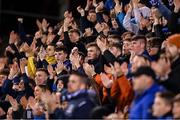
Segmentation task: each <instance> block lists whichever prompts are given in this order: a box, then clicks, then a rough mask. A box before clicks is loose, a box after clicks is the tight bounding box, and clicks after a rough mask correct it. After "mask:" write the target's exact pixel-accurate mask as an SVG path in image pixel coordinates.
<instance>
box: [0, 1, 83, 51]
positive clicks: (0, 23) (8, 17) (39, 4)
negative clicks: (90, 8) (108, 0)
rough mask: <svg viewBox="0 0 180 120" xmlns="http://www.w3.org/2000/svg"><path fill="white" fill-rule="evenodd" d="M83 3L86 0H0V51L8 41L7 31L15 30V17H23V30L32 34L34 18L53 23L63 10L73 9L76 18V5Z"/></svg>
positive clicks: (34, 26)
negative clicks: (44, 19)
mask: <svg viewBox="0 0 180 120" xmlns="http://www.w3.org/2000/svg"><path fill="white" fill-rule="evenodd" d="M85 4H86V0H0V46H1V47H0V53H2V49H3V48H4V46H6V45H7V43H8V39H9V33H10V32H11V31H12V30H17V18H19V17H22V18H24V23H23V24H24V28H25V32H26V33H28V34H32V35H33V34H34V33H35V31H36V30H37V27H36V19H39V20H42V19H43V18H46V19H47V20H48V22H50V25H55V24H57V23H58V22H60V21H61V20H62V19H63V13H64V11H65V10H70V11H73V15H74V17H76V18H77V17H78V14H77V12H76V7H77V6H78V5H81V6H82V7H84V6H85Z"/></svg>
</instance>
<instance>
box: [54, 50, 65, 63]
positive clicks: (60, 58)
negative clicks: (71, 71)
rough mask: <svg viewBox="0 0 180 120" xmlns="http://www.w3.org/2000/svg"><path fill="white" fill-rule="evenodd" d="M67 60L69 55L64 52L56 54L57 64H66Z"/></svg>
mask: <svg viewBox="0 0 180 120" xmlns="http://www.w3.org/2000/svg"><path fill="white" fill-rule="evenodd" d="M66 58H67V54H66V53H65V52H63V51H58V52H55V59H56V61H57V62H64V61H65V60H66Z"/></svg>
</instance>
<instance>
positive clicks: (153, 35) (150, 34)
mask: <svg viewBox="0 0 180 120" xmlns="http://www.w3.org/2000/svg"><path fill="white" fill-rule="evenodd" d="M155 36H156V35H155V33H154V32H150V33H147V34H146V35H145V37H146V38H151V37H155Z"/></svg>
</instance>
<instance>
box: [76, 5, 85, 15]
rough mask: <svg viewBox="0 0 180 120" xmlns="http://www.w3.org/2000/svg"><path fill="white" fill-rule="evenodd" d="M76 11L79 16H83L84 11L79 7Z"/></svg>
mask: <svg viewBox="0 0 180 120" xmlns="http://www.w3.org/2000/svg"><path fill="white" fill-rule="evenodd" d="M77 11H78V12H79V13H80V14H81V16H84V15H85V11H84V9H83V8H82V7H81V6H78V7H77Z"/></svg>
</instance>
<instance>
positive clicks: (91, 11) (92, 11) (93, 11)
mask: <svg viewBox="0 0 180 120" xmlns="http://www.w3.org/2000/svg"><path fill="white" fill-rule="evenodd" d="M89 13H96V11H95V10H94V9H90V10H89V11H88V14H89Z"/></svg>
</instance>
